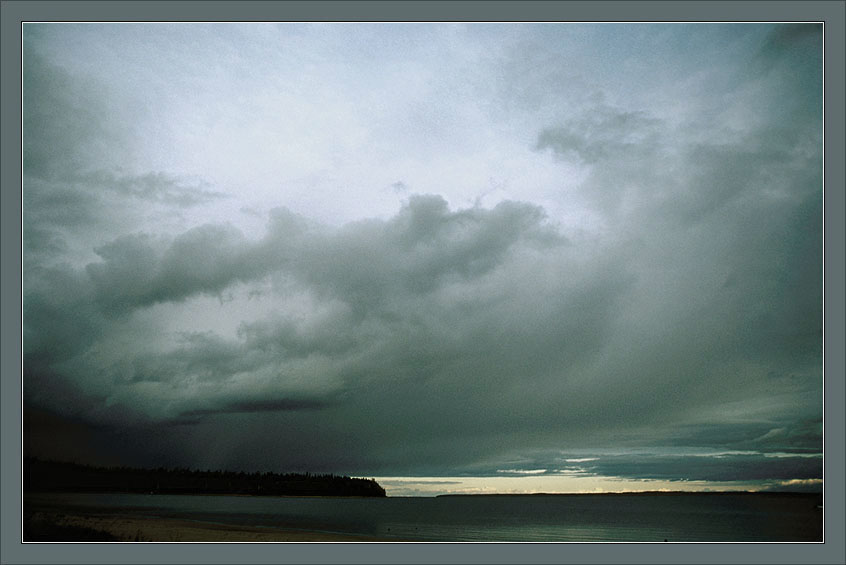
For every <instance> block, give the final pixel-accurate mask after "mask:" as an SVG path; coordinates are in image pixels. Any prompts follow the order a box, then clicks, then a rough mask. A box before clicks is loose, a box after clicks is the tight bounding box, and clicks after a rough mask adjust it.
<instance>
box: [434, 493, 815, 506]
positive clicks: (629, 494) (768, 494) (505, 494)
mask: <svg viewBox="0 0 846 565" xmlns="http://www.w3.org/2000/svg"><path fill="white" fill-rule="evenodd" d="M678 495H688V496H689V495H696V496H699V495H708V496H711V495H714V496H720V495H731V496H737V495H741V496H742V495H757V496H761V495H765V496H770V495H773V496H797V497H817V498H819V499H820V503H822V493H821V492H800V491H788V490H760V491H754V490H638V491H605V492H527V493H520V492H514V493H512V492H507V493H497V492H492V493H455V494H439V495H437V498H446V497H459V496H588V497H591V496H678Z"/></svg>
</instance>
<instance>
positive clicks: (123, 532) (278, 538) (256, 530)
mask: <svg viewBox="0 0 846 565" xmlns="http://www.w3.org/2000/svg"><path fill="white" fill-rule="evenodd" d="M31 523H33V524H35V525H36V528H37V527H38V525H45V524H46V525H49V526H50V527H53V528H56V529H61V530H79V529H82V528H84V529H86V530H93V531H96V532H105V533H107V534H110V535H111V536H113V537H114V538H115V541H121V542H320V543H326V542H344V543H350V542H385V541H400V540H397V539H383V538H374V537H368V536H357V535H352V534H339V533H331V532H313V531H300V530H284V529H276V528H260V527H254V526H241V525H235V524H219V523H212V522H199V521H192V520H177V519H167V518H152V517H150V518H148V517H139V516H128V515H109V516H96V515H83V514H64V513H60V512H37V513H36V514H35V515H34V516H32V518H31ZM25 541H27V540H25ZM35 541H74V540H69V539H67V538H62V539H61V540H59V539H56V540H46V539H38V540H35ZM80 541H81V540H80Z"/></svg>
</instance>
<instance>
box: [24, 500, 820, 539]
mask: <svg viewBox="0 0 846 565" xmlns="http://www.w3.org/2000/svg"><path fill="white" fill-rule="evenodd" d="M24 503H25V508H27V507H28V508H32V509H35V508H37V507H39V506H43V505H50V506H56V505H58V506H62V507H64V508H66V509H67V510H68V511H77V512H88V513H96V514H117V513H121V514H132V515H138V516H158V517H163V518H180V519H189V520H198V521H204V522H216V523H223V524H243V525H250V526H263V527H273V528H288V529H296V530H312V531H325V532H338V533H353V534H361V535H368V536H378V537H395V538H397V539H415V540H421V541H467V542H474V541H524V542H550V541H582V542H584V541H646V542H663V541H664V540H665V539H666V540H669V541H821V539H822V510H821V509H820V508H818V505H819V504H821V503H822V498H821V495H807V494H803V495H774V494H719V495H716V494H702V493H690V494H674V495H610V494H606V495H582V496H554V495H553V496H549V495H527V496H464V497H441V498H290V497H246V496H177V495H140V494H80V493H66V494H32V495H27V496H26V497H25V499H24Z"/></svg>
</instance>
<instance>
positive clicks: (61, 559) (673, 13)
mask: <svg viewBox="0 0 846 565" xmlns="http://www.w3.org/2000/svg"><path fill="white" fill-rule="evenodd" d="M844 8H846V2H844V1H843V0H829V1H818V2H802V1H738V2H724V1H689V2H687V1H686V2H668V1H651V2H646V1H624V2H623V1H594V2H567V1H556V0H551V1H520V2H518V1H514V0H508V1H496V0H494V1H486V2H476V1H453V2H444V1H428V2H427V1H416V0H408V1H355V0H352V1H337V0H330V1H321V0H315V1H310V2H303V1H296V2H295V1H291V2H285V1H241V2H235V1H229V0H227V1H222V0H221V1H205V2H192V1H172V2H156V1H120V2H118V1H93V0H89V1H81V0H71V1H61V2H58V1H22V0H3V1H2V4H0V10H1V12H0V15H2V20H1V21H2V34H0V42H2V51H1V52H0V57H2V83H0V92H2V99H0V101H2V146H0V147H2V161H0V163H2V168H0V174H2V180H1V181H0V182H2V184H0V234H2V241H0V247H2V271H0V278H1V279H2V285H1V286H0V297H2V303H0V304H1V305H2V310H0V312H2V315H1V316H0V327H1V328H2V333H0V335H1V336H2V347H0V360H1V361H2V373H0V375H2V379H0V386H1V387H2V388H1V389H0V390H1V391H2V401H1V402H2V411H0V421H2V460H0V461H2V463H0V471H2V472H1V473H0V486H2V491H0V492H2V504H0V518H2V519H0V531H2V538H1V539H2V544H0V563H3V564H7V563H8V564H13V563H91V564H99V563H162V564H165V563H208V564H216V563H773V564H775V563H846V550H844V541H843V536H842V533H843V531H844V529H846V524H844V507H846V499H845V498H844V478H843V477H844V474H846V473H845V472H844V469H846V467H844V443H846V441H845V440H844V435H846V433H845V432H846V426H844V410H843V407H844V398H846V395H844V374H846V371H844V345H843V344H844V343H846V338H844V288H846V284H844V256H846V238H844V209H846V206H845V205H844V186H846V182H844V162H843V155H844V154H845V153H846V145H844V105H843V103H842V101H843V100H844V98H846V97H845V96H844V71H843V70H844V67H846V61H844V53H846V50H845V49H844ZM33 20H37V21H210V20H211V21H227V20H238V21H261V20H275V21H291V20H296V21H309V20H324V21H325V20H332V21H344V20H348V21H385V20H388V21H410V20H420V21H451V20H452V21H459V20H464V21H824V22H825V49H826V50H825V71H826V74H825V95H826V101H827V102H828V103H827V105H826V130H825V142H826V148H825V149H826V150H825V155H826V161H825V163H826V171H825V180H826V189H825V314H826V316H825V347H826V349H825V375H826V376H825V470H824V472H825V477H826V482H825V484H824V488H825V540H826V542H825V543H823V544H791V543H787V544H785V543H778V544H610V543H609V544H556V543H553V544H498V543H497V544H407V543H396V544H373V543H367V544H347V543H340V544H337V543H336V544H227V543H220V544H205V543H199V544H85V543H80V544H64V543H58V544H22V543H20V539H21V537H20V516H21V513H20V511H21V508H20V484H21V483H20V463H21V461H20V449H21V307H20V305H21V213H20V209H21V208H20V206H21V178H20V177H21V169H20V163H21V161H20V157H21V154H20V147H21V146H20V139H21V138H20V134H21V131H20V124H21V120H20V102H21V100H20V96H21V91H20V61H21V59H20V46H21V42H20V23H21V22H22V21H33Z"/></svg>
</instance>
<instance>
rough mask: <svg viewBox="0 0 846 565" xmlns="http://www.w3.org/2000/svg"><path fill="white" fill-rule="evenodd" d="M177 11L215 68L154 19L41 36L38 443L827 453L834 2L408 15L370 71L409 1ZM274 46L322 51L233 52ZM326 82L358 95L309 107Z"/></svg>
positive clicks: (273, 457) (255, 462)
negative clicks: (791, 9) (826, 40)
mask: <svg viewBox="0 0 846 565" xmlns="http://www.w3.org/2000/svg"><path fill="white" fill-rule="evenodd" d="M612 27H613V26H612ZM188 29H189V30H191V31H190V32H189V35H190V33H194V34H195V41H196V42H198V43H197V44H198V45H202V44H208V45H217V46H219V47H221V46H223V47H221V50H219V51H215V53H231V54H232V57H233V59H232V60H228V59H226V57H222V56H221V57H220V58H215V62H214V65H217V66H214V65H212V66H211V67H208V68H216V69H219V70H220V74H215V72H216V71H215V72H210V74H204V73H203V71H202V68H207V67H202V68H201V67H197V66H196V65H200V63H201V62H202V61H200V62H198V61H195V59H196V58H197V57H200V58H202V57H212V55H208V54H206V55H203V54H200V53H193V51H192V50H193V49H194V47H192V45H194V44H192V43H190V42H187V43H186V42H184V38H182V39H180V38H179V37H176V36H172V35H170V32H168V31H166V30H164V29H162V28H157V27H155V26H151V27H150V28H149V33H152V36H149V37H148V36H147V35H146V33H147V32H146V30H147V28H144V27H143V26H141V27H136V26H130V27H127V28H123V30H124V31H123V32H121V33H118V32H117V31H116V29H115V28H112V27H110V26H102V27H100V26H91V27H86V26H69V27H62V26H57V27H53V28H45V27H41V26H31V27H27V29H26V30H25V34H24V35H25V42H24V52H25V56H24V100H25V104H24V149H25V155H24V187H23V190H24V210H23V218H24V273H23V275H24V297H23V318H24V320H23V321H24V376H23V379H24V380H23V384H24V402H25V404H26V406H27V407H28V411H29V412H28V413H29V414H30V415H31V418H30V422H31V423H30V429H31V430H33V431H32V433H31V435H30V438H29V439H28V440H27V449H29V450H31V451H33V452H40V453H47V454H49V453H50V452H51V445H50V439H49V438H50V433H49V432H47V431H45V430H47V429H49V428H50V427H51V426H57V425H58V424H56V422H68V423H69V424H68V427H67V429H68V430H78V431H77V432H74V434H73V435H72V439H69V440H68V441H72V442H74V443H76V444H78V445H79V453H80V455H79V456H80V457H87V458H91V459H97V458H99V459H100V460H104V461H105V460H108V461H115V460H120V461H129V462H133V463H135V464H180V465H190V466H201V467H209V466H222V467H230V468H237V467H242V468H252V469H292V470H297V469H299V470H312V471H332V472H349V473H361V474H369V475H403V474H404V475H416V476H427V475H442V476H456V475H494V476H497V475H502V474H503V472H506V474H507V473H508V472H510V471H513V473H516V474H517V475H519V474H520V473H522V472H524V471H526V470H542V472H543V473H547V474H555V473H561V472H563V473H567V472H573V473H582V474H595V475H602V476H617V477H631V478H650V479H687V480H709V481H725V480H749V481H753V480H754V481H766V480H784V481H789V480H793V479H796V480H810V479H816V478H819V477H820V476H821V459H820V458H819V457H818V455H819V454H820V453H821V450H822V441H821V438H822V435H821V433H822V429H821V428H822V394H823V388H822V350H821V347H822V346H821V343H822V339H821V331H822V329H821V328H822V263H823V260H822V205H823V203H822V163H821V158H822V157H821V156H822V137H821V131H822V130H821V128H822V112H821V101H822V94H821V84H820V82H821V66H820V65H821V59H820V34H819V33H818V30H817V28H816V27H815V26H799V27H781V26H739V25H726V26H711V27H706V26H702V27H699V26H689V27H686V28H685V29H684V30H680V29H679V28H678V27H672V26H670V27H662V26H652V27H641V26H632V27H631V28H626V29H627V31H626V32H625V33H624V34H623V37H622V38H620V37H617V36H618V35H619V33H618V31H619V30H618V31H614V29H611V28H609V27H608V26H602V25H597V26H569V27H561V26H513V27H507V28H504V29H508V33H504V34H498V33H493V31H494V30H492V29H490V28H487V27H485V26H478V27H475V28H474V27H472V26H471V27H461V26H437V25H432V26H420V27H413V28H409V29H407V30H406V32H407V33H409V34H410V35H409V36H408V37H409V42H410V43H409V45H410V46H411V47H409V49H408V51H407V52H402V53H394V54H393V55H384V56H383V57H381V58H377V59H376V62H375V63H373V64H375V65H376V66H377V68H378V69H381V70H382V71H383V72H384V73H385V74H384V75H379V76H380V78H379V79H378V80H377V75H375V74H374V73H373V72H372V71H367V70H366V69H367V65H365V64H364V61H363V59H360V58H359V57H364V56H365V55H366V56H367V57H368V58H370V57H372V56H373V53H374V52H379V51H378V49H377V50H376V51H373V49H371V48H367V49H364V46H366V45H370V46H371V47H373V48H374V49H375V48H376V47H379V46H380V45H382V43H384V42H386V41H388V40H389V39H390V38H392V37H394V36H395V34H397V33H398V30H397V29H395V28H392V27H390V26H384V27H381V28H380V27H379V26H375V27H373V26H361V27H355V26H352V27H351V28H350V27H347V28H343V29H340V28H333V27H332V26H329V28H328V29H327V28H322V27H318V28H310V27H308V26H302V27H296V26H291V27H288V28H286V27H284V26H281V27H279V28H275V27H266V26H255V27H249V26H247V27H234V26H218V27H214V26H212V27H206V26H200V27H197V28H188ZM615 29H616V28H615ZM333 30H334V31H333ZM650 30H651V32H652V33H654V34H655V35H654V36H653V35H650V33H647V32H648V31H650ZM365 36H366V37H368V38H369V39H366V40H365ZM611 36H614V37H616V39H614V40H613V41H612V40H611ZM658 37H662V38H663V41H666V42H668V46H667V47H665V46H664V45H663V43H662V42H661V41H659V40H658V39H657V38H658ZM423 38H426V40H427V41H431V42H433V45H435V49H436V51H438V52H439V53H441V54H452V55H453V56H452V57H447V58H445V59H438V61H443V60H446V61H450V63H449V64H448V65H446V67H445V68H444V69H443V72H442V74H441V75H436V74H435V67H433V66H432V65H433V64H434V63H435V62H436V61H433V60H432V59H431V58H430V57H431V55H427V54H426V51H425V50H417V49H416V48H414V47H413V46H414V45H416V43H415V42H416V41H417V40H418V39H419V40H421V41H422V40H423ZM686 38H687V39H686ZM118 39H119V40H120V42H119V43H120V47H119V48H118V43H116V41H118ZM142 39H144V40H146V41H148V42H149V46H150V47H149V49H150V51H149V53H148V54H146V55H145V54H144V53H145V51H144V50H141V49H140V47H139V46H140V45H141V43H139V42H140V41H141V40H142ZM72 40H73V41H72ZM95 40H96V41H95ZM98 41H103V42H104V45H113V47H114V48H115V49H116V51H115V50H112V51H109V52H108V53H105V52H100V51H97V49H99V48H96V49H95V46H96V45H98V43H97V42H98ZM237 41H243V42H244V45H243V48H242V49H240V50H234V51H227V49H234V48H233V47H232V46H233V45H235V44H236V43H237ZM204 42H205V43H204ZM280 42H281V43H280ZM174 45H178V46H180V47H181V48H184V50H185V51H184V52H183V51H181V50H179V49H177V50H176V51H173V55H172V57H171V58H170V59H167V60H166V61H165V62H156V61H158V59H155V57H154V55H155V54H156V53H158V52H164V51H163V50H166V49H167V48H168V46H170V47H171V48H172V47H173V46H174ZM338 45H345V46H348V47H350V49H348V50H344V51H343V53H342V52H339V51H337V46H338ZM600 45H602V46H604V47H603V48H602V49H607V51H603V50H602V49H599V46H600ZM226 46H228V47H226ZM353 46H358V47H357V48H355V49H354V48H352V47H353ZM673 46H675V47H673ZM61 47H66V48H67V49H65V50H63V49H61ZM309 47H311V49H310V50H309V49H308V48H309ZM358 48H361V49H360V50H361V51H362V53H358V50H357V49H358ZM624 48H625V49H624ZM286 49H294V50H295V52H299V53H301V54H302V53H312V55H311V56H310V57H311V58H310V59H309V60H308V61H306V62H302V61H301V62H300V63H299V65H300V66H299V67H296V68H297V69H299V71H298V72H301V73H304V74H296V73H293V74H292V73H291V72H290V71H288V70H285V69H287V67H285V66H280V67H279V69H280V70H278V71H274V70H272V69H271V67H267V71H268V74H267V75H266V76H264V77H262V76H260V75H253V74H251V75H249V76H240V75H239V74H238V73H239V72H241V71H237V69H242V70H243V68H244V67H243V63H244V62H245V61H249V60H252V59H251V58H252V57H255V56H257V55H256V54H257V53H258V54H261V57H262V58H259V59H256V61H259V60H261V61H265V62H266V61H268V60H276V61H278V62H281V61H288V62H289V63H291V64H293V62H292V61H293V59H289V58H290V57H292V55H291V52H290V51H286ZM91 50H93V51H91ZM93 52H97V53H99V55H97V56H98V57H100V58H101V60H102V69H94V68H91V67H90V66H88V65H87V64H86V63H85V61H84V60H83V58H82V57H81V55H82V54H84V53H89V54H91V53H93ZM601 53H617V56H618V57H619V58H618V59H614V58H611V59H608V58H606V57H604V56H602V55H601ZM659 55H660V56H661V57H663V58H664V61H665V65H663V66H661V67H656V66H655V65H654V57H657V56H659ZM215 57H216V56H215ZM119 63H123V64H127V65H130V67H131V68H134V69H135V71H136V72H137V73H138V76H147V77H150V76H154V75H155V73H153V71H155V70H157V69H158V70H159V71H160V73H162V74H160V75H158V76H161V77H162V78H163V79H164V78H168V77H170V78H172V82H170V83H168V82H167V81H166V80H162V81H152V82H151V83H150V85H149V89H148V90H147V91H146V92H145V94H144V95H141V94H139V93H138V90H137V89H133V88H129V86H131V85H132V84H133V83H132V80H131V79H128V78H127V75H126V74H125V73H121V72H118V71H117V69H119V68H120V65H119ZM541 63H542V64H541ZM257 64H258V63H257ZM262 64H265V63H262ZM157 65H159V66H158V67H157ZM338 65H340V66H341V67H342V68H343V69H345V70H344V71H343V72H340V73H338V72H335V71H337V70H338ZM174 69H177V70H180V69H181V70H190V71H191V72H188V73H187V74H178V73H176V72H175V71H174ZM350 69H353V70H354V69H359V70H361V72H362V73H363V74H360V75H356V74H355V73H354V72H352V71H350ZM471 71H472V72H471ZM616 71H619V72H616ZM171 73H172V74H171ZM197 73H199V74H197ZM274 73H275V74H274ZM377 74H378V73H377ZM421 76H422V77H435V76H439V77H440V78H439V79H438V80H437V81H435V82H434V83H433V86H430V87H428V88H426V87H424V84H423V83H419V82H416V83H415V84H416V85H417V87H419V88H420V90H414V89H413V88H411V87H410V86H408V85H406V86H402V87H398V88H399V91H398V92H400V93H401V95H400V94H397V98H392V97H390V96H389V95H388V94H387V91H385V90H383V89H381V88H380V87H379V86H378V85H382V84H385V82H384V81H387V80H388V78H391V77H393V78H397V79H399V78H402V77H404V78H406V79H409V80H410V79H411V77H421ZM303 77H311V78H310V79H309V80H311V81H312V82H313V84H312V86H313V89H312V90H311V91H309V90H308V89H306V88H305V86H304V84H305V83H303V82H297V81H304V80H306V79H305V78H303ZM608 77H616V80H619V81H623V82H622V84H623V86H619V85H617V86H615V85H616V84H617V83H616V82H615V81H613V80H610V78H608ZM236 79H237V80H242V81H244V82H245V83H247V84H246V85H242V88H241V91H242V92H244V93H247V92H254V93H257V94H255V95H252V94H251V95H248V94H242V95H240V96H236V92H238V91H239V90H238V89H236V88H235V85H234V83H233V82H232V81H234V80H236ZM517 79H519V80H517ZM433 80H434V79H433ZM370 81H376V82H370ZM380 81H381V82H380ZM248 85H253V86H254V87H255V88H259V87H261V88H260V90H256V89H255V88H253V89H252V90H251V89H250V88H247V86H248ZM338 85H345V86H346V87H347V88H348V89H349V91H350V92H358V93H360V94H361V96H362V97H363V98H358V99H357V100H363V101H364V102H353V101H344V102H342V101H339V100H336V99H334V98H333V100H334V103H333V105H330V106H327V107H326V108H324V109H325V110H326V111H327V112H329V116H328V117H327V116H324V117H322V118H317V116H319V115H320V114H319V112H318V109H319V108H318V107H317V106H315V105H314V104H313V100H312V99H310V98H309V96H307V95H306V94H305V93H306V92H312V93H313V96H314V97H315V99H317V100H323V98H321V97H323V96H326V97H330V96H331V93H332V92H335V90H334V87H335V86H338ZM706 85H707V89H705V86H706ZM197 89H199V90H197ZM204 89H216V90H215V91H216V92H219V93H220V96H219V97H218V98H205V94H204V93H205V92H206V90H204ZM703 89H704V90H703ZM208 92H211V90H209V91H208ZM191 93H193V94H191ZM189 95H191V96H195V97H197V98H198V99H201V100H203V101H204V103H203V104H198V105H197V106H196V107H195V108H193V109H188V108H186V106H185V105H184V101H183V99H182V98H180V96H189ZM268 96H269V97H271V99H273V100H276V99H277V98H273V97H274V96H275V97H278V100H281V101H285V102H286V103H291V104H295V105H296V107H297V108H299V110H301V111H303V112H309V111H314V112H315V114H314V116H315V119H323V120H329V121H330V122H332V124H334V126H336V127H335V129H334V130H333V131H334V133H335V137H332V136H326V135H325V132H324V131H323V130H309V129H307V128H300V129H296V128H294V129H292V128H291V126H290V122H288V121H286V118H285V116H282V115H280V114H279V113H278V112H283V113H284V111H283V110H281V109H278V108H277V107H276V106H273V105H272V104H270V102H269V100H271V99H268V98H267V97H268ZM356 104H361V105H360V106H355V105H356ZM368 104H369V105H368ZM283 107H285V106H284V105H283ZM227 112H235V113H236V115H243V119H244V120H246V121H247V122H248V123H253V120H254V119H255V116H254V115H253V114H251V112H256V113H258V115H261V116H264V117H265V120H266V121H267V123H268V124H272V125H273V128H269V126H268V125H267V124H265V125H262V126H259V125H258V124H256V127H257V128H258V129H255V130H254V131H255V132H263V133H261V135H266V136H268V137H265V138H262V139H259V138H256V139H254V140H252V142H250V141H249V139H246V138H245V137H243V136H245V135H247V134H246V133H245V132H244V131H243V130H242V129H240V126H238V125H237V124H234V123H230V122H229V121H228V120H227V119H225V118H221V117H220V116H226V115H230V114H227ZM397 116H404V117H405V118H406V119H407V121H406V122H402V121H397V120H396V117H397ZM164 118H168V120H164ZM221 120H223V121H221ZM162 123H166V124H169V125H167V126H165V125H161V124H162ZM323 124H324V125H326V122H325V121H324V122H323ZM421 124H426V128H429V129H431V131H429V129H426V128H422V127H421ZM266 128H269V129H266ZM470 133H472V135H470ZM159 134H161V135H159ZM204 134H207V135H209V136H211V137H209V138H208V139H207V140H205V141H203V143H200V142H199V141H198V139H199V138H200V137H202V135H204ZM218 135H224V136H228V138H229V139H234V140H238V141H239V143H247V145H248V146H249V147H251V148H252V150H253V151H254V152H255V154H254V155H253V156H252V157H251V158H250V159H253V160H247V161H245V162H248V163H257V166H259V168H260V170H259V169H256V170H247V169H246V168H245V169H238V170H236V169H235V168H234V167H235V165H232V166H231V167H230V169H226V170H224V168H221V162H222V161H221V160H225V159H228V158H229V156H227V155H226V154H224V153H222V152H221V151H223V149H222V147H223V146H220V147H219V146H216V145H215V146H214V147H213V146H212V145H210V144H212V143H213V141H214V140H215V139H216V137H217V136H218ZM256 135H259V133H256ZM275 136H281V137H275ZM187 140H193V141H192V143H195V144H196V145H193V146H192V147H194V148H195V149H196V150H189V149H184V148H182V147H180V146H179V144H178V143H177V141H187ZM162 145H166V146H168V147H170V151H171V152H172V153H174V154H177V155H181V156H183V157H184V158H185V160H186V161H185V162H186V163H191V164H190V165H187V164H182V165H179V164H174V162H175V161H174V159H173V157H172V156H170V157H169V156H168V155H167V152H166V151H161V150H160V146H162ZM269 147H272V148H273V149H272V150H270V149H269ZM435 149H437V151H436V150H435ZM243 150H244V148H243V147H242V148H239V149H235V148H233V149H232V151H233V152H235V153H237V152H238V151H243ZM198 151H199V153H198ZM203 151H204V152H205V153H203ZM311 151H315V152H317V153H320V155H321V158H320V159H311V157H313V156H314V155H316V154H317V153H314V154H313V153H311ZM200 153H202V154H203V155H205V157H202V155H200ZM274 155H278V156H279V159H281V161H280V162H281V163H283V164H284V167H287V168H288V169H290V170H293V169H296V170H297V173H296V174H297V175H299V176H296V178H295V176H293V173H291V174H289V173H287V172H286V169H285V168H284V167H283V168H278V167H277V166H276V165H275V163H276V161H274V157H273V156H274ZM296 156H299V157H301V159H300V160H299V161H297V159H296V158H295V157H296ZM326 156H328V157H326ZM201 157H202V158H201ZM324 157H325V159H328V161H326V160H324ZM192 159H196V161H192ZM262 167H263V168H262ZM297 167H300V168H299V169H297ZM291 168H293V169H291ZM400 170H404V171H405V172H404V173H403V174H402V176H399V175H395V174H394V173H395V172H397V171H400ZM239 171H240V173H239ZM239 174H241V175H242V177H243V178H242V183H241V184H240V185H237V186H236V185H233V179H234V178H237V177H238V175H239ZM277 174H278V175H280V176H279V177H276V176H275V175H277ZM388 175H393V176H388ZM388 179H390V180H388ZM480 179H484V181H480ZM368 182H370V183H372V185H373V186H375V188H373V186H371V187H370V188H367V189H363V188H362V189H358V188H356V187H359V186H360V185H362V184H367V183H368ZM306 186H308V187H310V188H309V191H308V196H305V192H304V190H305V189H304V188H303V187H306ZM420 188H423V189H424V190H420ZM351 193H352V194H358V200H356V201H355V204H351V203H352V202H353V201H354V200H353V199H352V197H351ZM386 199H387V200H386ZM388 201H390V203H391V205H390V206H387V204H386V202H388ZM338 202H347V203H348V204H349V205H348V206H346V207H344V211H343V212H341V211H339V210H340V208H341V207H339V205H338ZM317 203H319V206H318V205H317ZM310 207H313V209H314V212H315V213H314V214H310V213H308V211H309V209H310ZM368 207H372V212H371V211H370V210H369V209H368ZM349 216H352V217H349ZM79 430H81V431H79ZM25 433H26V432H25ZM68 434H70V432H68ZM81 438H86V439H81ZM26 439H27V438H26V437H25V440H26ZM62 450H63V451H62V453H63V454H65V455H66V453H65V452H66V451H67V448H66V447H62ZM52 452H56V449H52ZM725 453H728V454H729V455H724V454H725ZM720 454H723V455H720ZM579 460H583V461H582V462H581V463H568V461H571V462H572V461H579ZM509 470H510V471H509Z"/></svg>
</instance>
